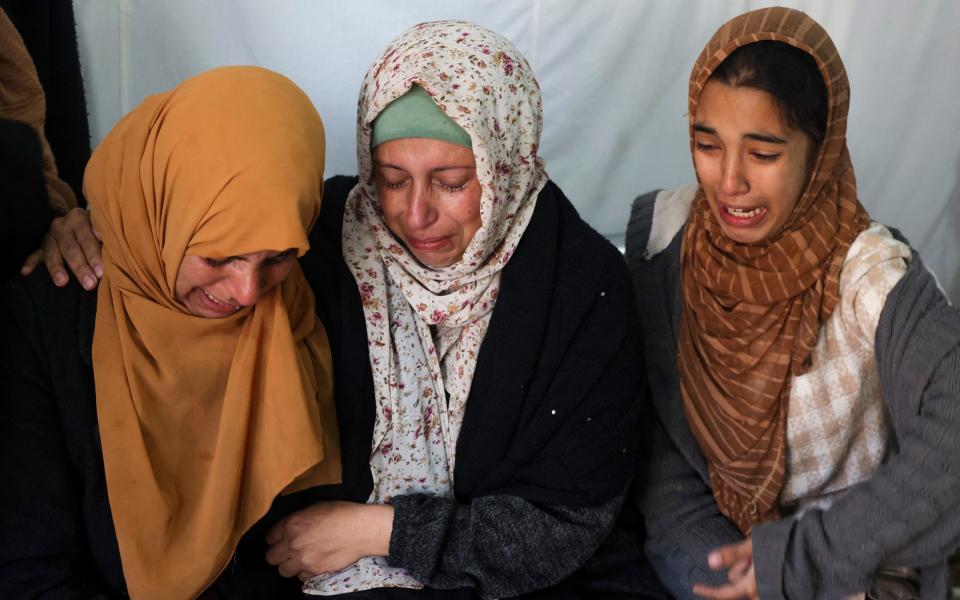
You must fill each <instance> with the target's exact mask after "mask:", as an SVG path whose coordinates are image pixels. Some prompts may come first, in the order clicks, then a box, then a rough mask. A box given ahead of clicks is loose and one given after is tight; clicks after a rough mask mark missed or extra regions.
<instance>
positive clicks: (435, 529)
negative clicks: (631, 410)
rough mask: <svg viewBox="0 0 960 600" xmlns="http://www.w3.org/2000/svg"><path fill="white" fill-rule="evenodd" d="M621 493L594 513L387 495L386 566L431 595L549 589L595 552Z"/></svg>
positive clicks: (516, 501)
mask: <svg viewBox="0 0 960 600" xmlns="http://www.w3.org/2000/svg"><path fill="white" fill-rule="evenodd" d="M622 501H623V495H620V496H618V497H617V498H615V499H613V500H611V501H609V502H607V503H605V504H603V505H600V506H594V507H583V508H579V507H578V508H571V507H565V506H538V505H534V504H533V503H531V502H529V501H527V500H524V499H523V498H520V497H518V496H510V495H494V496H483V497H480V498H477V499H475V500H473V501H472V502H471V503H470V504H468V505H464V504H457V503H456V501H455V500H453V499H451V498H442V497H439V496H432V495H427V494H410V495H405V496H395V497H394V498H393V500H391V502H392V504H393V507H394V511H395V512H394V517H393V534H392V535H391V538H390V555H389V556H388V561H389V562H390V564H391V565H394V566H398V567H403V568H404V569H406V570H407V571H408V572H409V573H410V574H411V575H413V576H414V577H415V578H417V579H418V580H419V581H421V582H423V583H425V584H427V585H429V586H430V587H434V588H438V589H452V588H457V587H468V586H470V587H475V588H477V591H478V593H479V594H480V595H481V596H482V597H484V598H497V597H505V596H516V595H520V594H523V593H526V592H529V591H532V590H536V589H542V588H545V587H548V586H550V585H553V584H556V583H558V582H559V581H561V580H562V579H564V578H566V577H567V576H569V575H570V574H571V573H573V572H574V571H575V570H576V569H577V568H578V567H579V566H580V565H582V564H583V563H584V562H586V560H587V559H588V558H589V557H590V556H591V555H592V554H593V553H594V552H595V551H596V549H597V547H598V546H599V545H600V543H601V542H602V541H603V538H604V537H605V536H606V534H607V533H608V531H609V530H610V527H611V526H612V524H613V521H614V519H615V518H616V515H617V512H618V511H619V508H620V504H621V503H622Z"/></svg>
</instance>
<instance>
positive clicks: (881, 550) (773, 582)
mask: <svg viewBox="0 0 960 600" xmlns="http://www.w3.org/2000/svg"><path fill="white" fill-rule="evenodd" d="M957 318H958V319H960V317H957ZM905 376H906V375H905ZM904 421H905V423H904V425H903V426H902V427H900V428H899V429H898V430H897V446H898V447H899V449H898V451H897V453H896V454H894V455H893V456H891V457H890V458H889V459H888V460H887V461H886V462H885V463H884V464H883V465H881V466H880V468H879V469H878V470H877V472H876V473H875V474H874V475H873V476H872V477H871V478H870V479H868V480H866V481H864V482H863V483H861V484H859V485H857V486H855V487H853V488H851V489H850V491H849V492H848V493H847V494H845V495H844V496H843V497H841V498H840V499H839V500H838V501H837V502H836V503H834V504H833V506H831V507H830V509H828V510H824V511H819V510H817V511H809V512H807V513H805V514H804V515H803V516H802V517H801V518H800V519H798V520H784V521H781V522H779V523H774V524H769V525H759V526H757V527H756V528H754V530H753V552H754V563H755V565H756V574H757V585H758V590H759V592H760V596H761V597H762V598H765V599H766V598H824V597H839V596H841V595H845V594H851V593H856V592H858V591H863V590H864V589H866V588H867V585H868V584H869V580H870V578H871V577H872V575H873V573H874V572H875V571H876V570H877V569H878V568H879V567H880V566H882V565H884V564H891V565H904V566H911V567H920V568H922V567H927V566H936V565H938V564H940V563H942V562H943V561H944V560H945V559H946V557H947V556H948V555H949V554H950V553H951V552H952V551H953V550H954V548H955V547H956V546H957V544H958V542H960V510H957V499H958V498H960V462H958V461H957V459H956V457H957V456H960V347H958V348H955V349H954V350H953V351H952V352H950V353H949V354H948V355H947V356H945V357H944V358H943V359H942V360H941V361H940V364H939V365H938V366H937V368H936V370H935V371H934V372H933V375H932V377H931V378H930V381H929V384H928V385H927V386H926V388H925V391H924V393H923V397H922V404H921V407H920V411H919V414H916V415H913V416H911V417H907V418H906V419H904ZM921 594H922V596H923V597H929V596H928V590H927V589H922V590H921Z"/></svg>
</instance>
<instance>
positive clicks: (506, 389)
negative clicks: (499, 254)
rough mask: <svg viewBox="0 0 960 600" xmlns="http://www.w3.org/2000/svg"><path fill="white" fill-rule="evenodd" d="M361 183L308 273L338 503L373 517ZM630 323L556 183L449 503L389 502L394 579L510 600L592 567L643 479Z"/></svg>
mask: <svg viewBox="0 0 960 600" xmlns="http://www.w3.org/2000/svg"><path fill="white" fill-rule="evenodd" d="M355 183H356V179H355V178H347V177H335V178H332V179H331V180H328V182H327V184H326V189H325V198H324V205H323V209H322V211H321V215H320V219H319V222H318V224H317V226H316V227H315V228H314V230H313V233H312V235H311V252H310V253H309V254H308V256H307V258H305V259H304V260H303V261H302V263H301V264H302V266H303V268H304V271H305V273H306V275H307V279H308V280H309V281H310V283H311V287H312V288H313V289H314V291H315V294H316V296H317V311H318V314H320V315H321V318H322V319H323V321H324V323H325V325H326V328H327V334H328V336H329V337H330V342H331V346H332V349H333V363H334V370H335V376H334V379H335V386H336V387H335V389H336V398H337V411H338V420H339V424H340V432H341V433H340V435H341V444H342V449H343V453H342V456H343V462H344V469H343V472H344V483H343V488H344V493H345V496H346V498H347V499H350V500H353V501H357V502H364V501H366V500H367V498H368V497H369V495H370V492H371V489H372V480H371V476H370V468H369V454H370V448H371V438H372V432H373V425H374V409H375V401H374V395H373V379H372V374H371V369H370V361H369V358H368V354H367V339H366V329H365V322H364V318H363V312H362V308H361V303H360V297H359V294H358V292H357V287H356V283H355V281H354V279H353V276H352V275H351V274H350V272H349V270H348V269H347V267H346V264H345V263H344V261H343V259H342V256H341V249H340V245H341V232H342V222H343V210H344V205H345V201H346V197H347V194H348V193H349V191H350V189H351V188H352V187H353V186H354V185H355ZM634 316H635V309H634V305H633V292H632V284H631V281H630V278H629V275H628V272H627V269H626V265H625V263H624V260H623V257H622V256H621V255H620V253H619V252H617V250H616V249H615V248H614V247H613V246H612V245H611V244H610V243H609V242H607V241H606V240H604V239H603V238H602V237H601V236H600V235H599V234H597V233H596V232H595V231H594V230H592V229H591V228H590V227H589V226H588V225H586V223H584V222H583V221H582V220H581V219H580V217H579V216H578V215H577V213H576V211H575V210H574V208H573V206H572V205H571V204H570V203H569V201H568V200H567V199H566V198H565V197H564V196H563V194H562V192H561V191H560V190H559V189H558V188H557V187H556V186H555V185H554V184H552V183H549V184H548V185H547V186H546V187H545V188H544V190H543V191H542V192H541V193H540V196H539V199H538V202H537V206H536V209H535V211H534V214H533V217H532V218H531V221H530V224H529V226H528V228H527V230H526V231H525V233H524V235H523V238H522V239H521V241H520V244H519V245H518V247H517V249H516V252H515V253H514V255H513V256H512V257H511V259H510V262H509V263H508V264H507V266H506V268H505V269H504V270H503V274H502V280H501V291H500V295H499V297H498V299H497V304H496V306H495V308H494V311H493V314H492V317H491V320H490V325H489V328H488V330H487V334H486V337H485V338H484V341H483V344H482V345H481V348H480V353H479V356H478V360H477V367H476V371H475V374H474V378H473V383H472V387H471V390H470V395H469V398H468V400H467V408H466V413H465V416H464V421H463V425H462V429H461V433H460V437H459V439H458V441H457V462H456V466H455V472H454V481H455V489H454V495H455V497H454V499H447V498H440V497H437V496H431V495H426V494H416V495H407V496H399V497H395V498H394V499H393V500H392V503H393V505H394V507H395V517H394V523H393V536H392V539H391V541H390V555H389V557H388V559H389V561H390V562H391V564H394V565H397V566H402V567H404V568H406V569H407V570H408V571H409V572H410V573H411V574H413V575H414V576H415V577H416V578H417V579H419V580H420V581H422V582H424V583H426V584H427V585H428V586H431V587H433V588H444V589H449V588H457V587H463V586H473V587H476V588H477V591H478V592H479V593H480V595H482V596H500V597H503V596H513V595H517V594H521V593H527V592H529V591H532V590H537V589H543V588H546V587H548V586H550V585H554V584H556V583H558V582H560V581H561V580H564V579H565V578H567V577H568V576H569V575H570V574H571V573H573V572H574V571H575V570H576V569H577V568H579V567H580V566H581V565H583V564H584V562H586V561H587V560H588V558H589V557H590V556H591V555H592V554H593V553H594V552H595V551H596V548H597V546H598V545H599V544H600V542H601V541H602V539H603V537H604V536H605V535H606V533H607V532H608V530H609V528H610V527H611V526H612V522H613V519H614V517H615V516H616V512H617V509H618V507H619V504H620V502H621V500H622V497H623V493H624V490H625V488H626V487H627V485H628V483H629V481H630V479H631V469H632V465H633V464H634V454H635V444H636V441H637V440H636V437H637V435H636V426H637V415H638V410H639V404H640V402H639V389H640V386H639V382H638V372H639V371H640V370H638V369H637V365H638V364H639V360H640V359H639V354H638V351H637V348H636V347H635V345H634V342H635V338H634V336H633V335H632V332H633V330H634V324H633V321H634ZM654 585H655V584H654Z"/></svg>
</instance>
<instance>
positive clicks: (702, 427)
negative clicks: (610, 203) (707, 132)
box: [678, 7, 870, 534]
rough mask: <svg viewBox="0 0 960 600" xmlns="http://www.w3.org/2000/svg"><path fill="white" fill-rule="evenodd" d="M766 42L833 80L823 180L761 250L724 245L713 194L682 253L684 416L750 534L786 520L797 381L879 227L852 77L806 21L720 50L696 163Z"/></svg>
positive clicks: (726, 36)
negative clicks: (723, 72)
mask: <svg viewBox="0 0 960 600" xmlns="http://www.w3.org/2000/svg"><path fill="white" fill-rule="evenodd" d="M764 40H770V41H778V42H784V43H787V44H790V45H791V46H795V47H797V48H799V49H801V50H803V51H805V52H807V53H809V54H810V55H811V56H813V58H814V59H816V61H817V65H818V66H819V67H820V71H821V73H823V77H824V81H825V83H826V86H827V95H828V103H829V112H828V114H827V128H826V135H825V137H824V141H823V143H822V145H821V147H820V149H819V152H818V154H817V157H816V163H815V165H814V168H813V172H812V175H811V177H810V180H809V182H808V183H807V187H806V189H805V190H804V192H803V195H802V196H801V197H800V200H799V201H798V202H797V204H796V206H795V207H794V211H793V213H792V214H791V216H790V218H789V219H788V220H787V223H786V224H785V225H784V227H783V229H782V230H780V231H778V232H775V233H774V234H773V235H772V236H771V237H770V238H768V239H767V240H766V241H764V242H763V243H760V244H750V245H747V244H739V243H737V242H735V241H733V240H731V239H730V238H728V237H726V236H724V235H723V233H722V231H721V229H720V225H719V224H718V223H717V221H716V219H715V217H714V215H713V212H712V211H711V210H710V207H709V205H708V203H707V200H706V197H705V195H704V192H703V188H702V187H701V188H700V189H699V190H698V191H697V196H696V198H695V200H694V203H693V208H692V210H691V216H690V219H689V222H688V223H687V228H686V232H685V234H684V239H683V247H682V250H681V272H682V281H683V283H682V285H683V309H682V314H681V318H680V342H679V358H678V366H679V371H680V389H681V393H682V396H683V407H684V411H685V413H686V416H687V421H688V423H689V424H690V429H691V430H692V432H693V434H694V436H695V437H696V439H697V441H698V442H699V444H700V448H701V449H702V450H703V453H704V455H705V456H706V459H707V464H708V466H709V470H710V483H711V485H712V487H713V494H714V496H715V497H716V500H717V504H718V506H719V507H720V510H721V512H723V514H724V515H726V516H727V517H728V518H729V519H730V520H732V521H733V522H734V523H735V524H736V525H737V526H738V527H739V528H740V530H741V531H742V532H743V533H744V534H749V532H750V530H751V528H752V527H753V525H755V524H756V523H758V522H761V521H766V520H771V519H774V518H776V516H777V498H778V496H779V494H780V488H781V487H782V485H783V478H784V462H785V461H784V459H785V457H784V455H785V450H786V448H785V444H786V414H787V402H788V398H789V393H790V377H791V375H793V374H802V373H803V372H804V371H806V370H807V369H808V368H809V360H810V352H811V351H812V349H813V347H814V345H815V344H816V341H817V337H818V335H819V332H820V326H821V324H822V323H823V322H824V321H826V319H827V318H828V317H829V316H830V314H831V313H832V312H833V309H834V307H835V306H836V305H837V301H838V300H839V275H840V269H841V268H842V266H843V262H844V258H845V257H846V254H847V249H848V248H849V247H850V244H851V243H852V242H853V240H854V238H856V237H857V235H858V234H859V233H860V232H861V231H862V230H863V229H865V228H866V227H867V226H868V225H869V222H870V217H869V215H868V214H867V212H866V210H864V208H863V206H861V205H860V202H859V201H858V200H857V185H856V179H855V178H854V174H853V165H852V164H851V162H850V156H849V154H848V153H847V144H846V125H847V110H848V108H849V104H850V86H849V83H848V81H847V75H846V71H845V70H844V68H843V63H842V62H841V61H840V56H839V55H838V54H837V49H836V48H835V47H834V45H833V42H832V41H831V40H830V37H829V36H828V35H827V32H826V31H824V30H823V28H822V27H820V25H819V24H817V22H816V21H814V20H813V19H811V18H810V17H808V16H807V15H805V14H803V13H802V12H799V11H796V10H791V9H788V8H779V7H777V8H766V9H761V10H755V11H752V12H748V13H746V14H743V15H740V16H739V17H736V18H735V19H733V20H731V21H729V22H727V23H726V24H725V25H723V26H722V27H721V28H720V29H719V30H718V31H717V32H716V33H715V34H714V36H713V38H711V39H710V41H709V42H708V43H707V46H706V47H705V48H704V49H703V52H702V53H701V54H700V57H699V58H698V59H697V62H696V64H695V65H694V66H693V72H692V73H691V74H690V96H689V107H690V112H689V119H690V147H691V152H692V151H693V145H694V142H693V125H694V121H695V119H696V115H697V105H698V103H699V101H700V92H701V91H702V90H703V87H704V86H705V85H706V83H707V80H708V79H709V78H710V75H711V74H712V73H713V71H714V70H715V69H716V68H717V67H718V66H719V65H720V63H722V62H723V61H724V60H725V59H726V58H727V57H728V56H729V55H730V54H731V53H732V52H733V51H734V50H736V49H737V48H739V47H741V46H745V45H747V44H752V43H754V42H759V41H764Z"/></svg>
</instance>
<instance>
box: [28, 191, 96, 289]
mask: <svg viewBox="0 0 960 600" xmlns="http://www.w3.org/2000/svg"><path fill="white" fill-rule="evenodd" d="M101 246H102V243H101V242H100V234H99V233H98V232H97V230H96V229H94V228H93V225H92V224H91V223H90V214H89V213H88V212H87V211H85V210H84V209H82V208H72V209H70V211H69V212H67V214H65V215H63V216H62V217H57V218H56V219H54V220H53V222H52V223H51V224H50V231H48V232H47V236H46V237H45V238H43V244H42V246H41V248H40V249H39V250H37V251H36V252H34V253H33V254H31V255H30V256H28V257H27V260H26V261H24V263H23V266H22V267H20V274H21V275H29V274H30V273H32V272H33V270H34V269H36V268H37V265H39V264H40V263H41V262H43V263H45V264H46V265H47V271H48V272H49V273H50V278H51V279H53V283H54V285H56V286H57V287H63V286H65V285H67V282H68V281H69V280H70V278H69V276H68V275H67V271H66V270H65V269H64V268H63V261H64V259H66V261H67V266H69V267H70V270H71V271H72V272H73V274H74V275H75V276H76V277H77V280H78V281H79V282H80V285H82V286H83V288H84V289H86V290H92V289H93V288H95V287H97V281H98V280H99V279H100V278H101V277H103V261H102V260H101V252H100V247H101Z"/></svg>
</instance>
